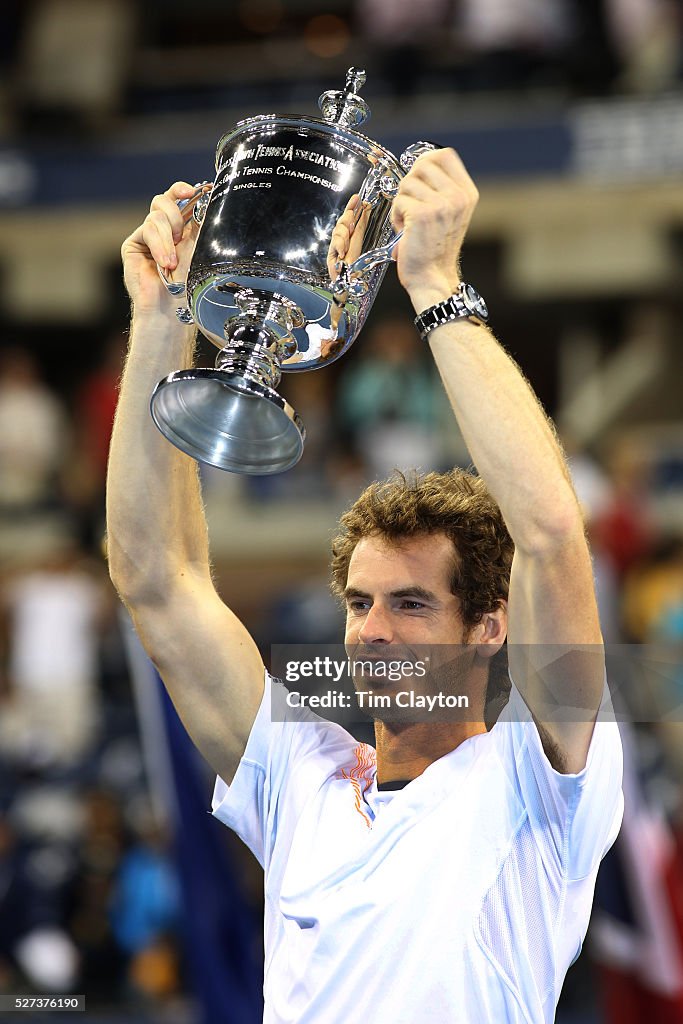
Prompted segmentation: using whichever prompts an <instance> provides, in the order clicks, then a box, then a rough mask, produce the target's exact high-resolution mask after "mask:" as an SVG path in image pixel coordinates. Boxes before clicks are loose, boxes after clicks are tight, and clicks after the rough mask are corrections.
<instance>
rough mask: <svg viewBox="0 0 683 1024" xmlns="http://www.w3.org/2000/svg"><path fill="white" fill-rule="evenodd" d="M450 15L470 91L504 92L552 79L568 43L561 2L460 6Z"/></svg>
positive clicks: (470, 0) (567, 13) (463, 0)
mask: <svg viewBox="0 0 683 1024" xmlns="http://www.w3.org/2000/svg"><path fill="white" fill-rule="evenodd" d="M456 10H457V17H456V25H457V30H458V37H459V39H460V42H461V45H462V46H463V48H464V50H465V52H466V54H467V55H468V56H469V57H470V58H471V60H470V64H469V74H468V75H467V82H468V84H469V85H470V86H471V87H472V88H475V89H477V88H479V89H500V88H502V89H508V88H515V87H517V86H528V85H535V84H545V83H546V82H547V81H549V80H550V81H552V80H554V79H555V78H556V77H557V71H558V60H562V59H563V58H564V55H565V54H566V52H567V51H568V50H569V48H570V45H571V42H572V40H573V18H572V13H573V12H572V10H571V4H570V3H568V2H567V0H508V2H505V3H503V2H501V0H460V2H459V3H458V5H457V8H456ZM560 70H561V68H560Z"/></svg>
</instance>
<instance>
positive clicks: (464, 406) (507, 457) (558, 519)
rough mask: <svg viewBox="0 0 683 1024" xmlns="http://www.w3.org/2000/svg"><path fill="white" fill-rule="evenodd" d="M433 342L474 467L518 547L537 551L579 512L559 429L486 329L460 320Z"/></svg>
mask: <svg viewBox="0 0 683 1024" xmlns="http://www.w3.org/2000/svg"><path fill="white" fill-rule="evenodd" d="M429 345H430V348H431V350H432V353H433V356H434V359H435V362H436V365H437V367H438V369H439V372H440V374H441V377H442V380H443V382H444V385H445V388H446V391H447V393H448V397H449V399H450V401H451V404H452V406H453V410H454V412H455V414H456V417H457V420H458V424H459V426H460V429H461V431H462V434H463V437H464V439H465V442H466V444H467V446H468V449H469V451H470V454H471V456H472V459H473V461H474V464H475V465H476V467H477V469H478V471H479V473H480V474H481V476H482V477H483V479H484V480H485V481H486V484H487V486H488V487H489V489H490V491H491V493H492V494H493V496H494V497H495V498H496V500H497V502H498V504H499V505H500V508H501V511H502V513H503V516H504V518H505V521H506V523H507V526H508V529H509V530H510V533H511V535H512V538H513V540H514V541H515V544H516V545H517V546H518V547H519V548H521V549H524V550H529V551H533V550H537V549H539V548H540V547H544V546H546V545H547V544H548V543H553V542H554V541H555V540H561V538H562V535H563V533H564V532H565V531H566V530H571V529H574V528H575V527H576V523H577V521H578V519H579V510H578V504H577V501H576V497H575V494H574V490H573V487H572V484H571V480H570V477H569V473H568V470H567V466H566V463H565V460H564V456H563V453H562V451H561V448H560V445H559V443H558V441H557V438H556V436H555V432H554V429H553V427H552V425H551V424H550V422H549V421H548V418H547V417H546V415H545V413H544V412H543V409H542V408H541V406H540V404H539V402H538V400H537V398H536V396H535V395H534V393H533V391H532V390H531V388H530V386H529V384H528V383H527V382H526V380H525V379H524V377H523V376H522V374H521V372H520V370H519V368H518V367H517V366H516V364H515V363H514V362H513V360H512V359H511V358H510V357H509V356H508V355H507V353H506V352H505V351H504V350H503V349H502V348H501V346H500V345H499V344H498V342H497V341H496V339H495V338H494V336H493V335H492V333H491V332H490V331H489V330H488V329H487V328H485V327H478V326H476V325H475V324H472V323H470V322H469V321H461V322H455V323H453V324H448V325H445V326H443V327H439V328H438V329H436V330H434V331H432V333H431V334H430V335H429Z"/></svg>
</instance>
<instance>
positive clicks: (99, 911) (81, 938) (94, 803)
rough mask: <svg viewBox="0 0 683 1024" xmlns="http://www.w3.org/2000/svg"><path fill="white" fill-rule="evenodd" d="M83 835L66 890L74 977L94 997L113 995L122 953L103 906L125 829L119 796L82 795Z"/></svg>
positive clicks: (120, 979) (109, 894) (118, 987)
mask: <svg viewBox="0 0 683 1024" xmlns="http://www.w3.org/2000/svg"><path fill="white" fill-rule="evenodd" d="M84 803H85V816H86V826H85V835H84V837H83V840H82V842H81V844H80V846H79V849H78V854H79V861H78V870H77V872H76V874H75V876H74V882H73V886H72V890H71V895H70V901H69V908H68V911H67V915H66V917H67V922H68V926H69V932H70V934H71V935H72V936H73V939H74V941H75V943H76V945H77V946H78V949H79V952H80V954H81V963H82V967H81V977H80V983H81V984H82V985H83V988H84V991H86V992H89V993H92V994H93V995H95V997H98V996H99V997H100V998H105V999H106V998H109V999H111V998H118V997H120V996H121V987H122V984H123V979H124V971H125V966H126V957H125V954H124V953H123V951H122V950H121V949H120V947H119V945H118V943H117V942H116V941H115V939H114V935H113V932H112V928H111V924H110V921H109V909H110V906H111V898H112V892H113V886H114V879H115V877H116V872H117V870H118V865H119V863H120V860H121V857H122V855H123V851H124V845H125V835H124V828H123V819H122V814H121V808H120V805H119V799H118V798H117V797H116V796H114V795H113V794H111V793H109V792H107V791H106V790H104V789H92V790H90V791H89V792H88V793H87V794H86V795H85V800H84Z"/></svg>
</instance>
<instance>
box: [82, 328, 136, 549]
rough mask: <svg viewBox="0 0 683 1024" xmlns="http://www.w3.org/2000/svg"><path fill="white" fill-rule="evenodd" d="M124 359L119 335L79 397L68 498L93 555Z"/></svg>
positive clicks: (123, 342) (108, 345) (97, 541)
mask: <svg viewBox="0 0 683 1024" xmlns="http://www.w3.org/2000/svg"><path fill="white" fill-rule="evenodd" d="M125 355H126V336H125V335H124V334H123V333H122V332H116V333H114V334H112V335H111V337H110V338H109V339H108V341H107V343H106V345H105V347H104V351H103V353H102V358H101V361H100V363H99V364H98V366H96V367H95V369H94V370H92V371H91V372H90V373H89V374H87V376H86V377H85V379H84V380H83V383H82V385H81V388H80V390H79V393H78V395H77V397H76V409H75V424H74V427H75V437H74V458H73V460H72V463H71V468H70V470H69V498H70V501H71V502H72V504H73V505H74V506H75V510H76V512H77V514H78V517H79V519H80V521H81V527H82V540H83V542H84V544H85V545H86V547H87V548H88V549H89V550H91V551H94V550H97V549H98V548H99V545H100V542H101V539H102V534H103V530H104V527H103V518H104V488H105V481H106V476H107V459H108V457H109V440H110V438H111V431H112V426H113V423H114V414H115V412H116V404H117V402H118V398H119V383H120V380H121V373H122V370H123V363H124V359H125Z"/></svg>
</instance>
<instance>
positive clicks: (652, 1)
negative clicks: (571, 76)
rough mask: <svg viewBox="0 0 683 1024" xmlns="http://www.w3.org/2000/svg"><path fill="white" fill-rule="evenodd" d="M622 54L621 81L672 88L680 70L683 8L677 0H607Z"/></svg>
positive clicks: (647, 88)
mask: <svg viewBox="0 0 683 1024" xmlns="http://www.w3.org/2000/svg"><path fill="white" fill-rule="evenodd" d="M606 6H607V14H608V19H609V25H610V32H611V35H612V38H613V40H614V45H615V48H616V50H617V52H618V53H619V56H620V58H621V62H622V66H623V70H622V74H621V76H620V84H621V85H622V86H623V87H624V88H626V89H628V90H629V91H634V92H647V93H650V92H656V91H661V90H663V89H668V88H671V87H672V86H673V85H674V83H675V81H676V78H677V77H678V74H679V72H680V58H681V27H682V26H681V11H680V5H679V4H677V3H676V2H675V0H606Z"/></svg>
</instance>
